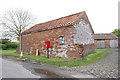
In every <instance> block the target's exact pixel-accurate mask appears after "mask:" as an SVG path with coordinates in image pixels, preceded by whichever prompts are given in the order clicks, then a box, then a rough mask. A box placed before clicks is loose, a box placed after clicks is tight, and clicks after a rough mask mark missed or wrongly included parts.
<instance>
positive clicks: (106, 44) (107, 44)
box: [105, 40, 110, 48]
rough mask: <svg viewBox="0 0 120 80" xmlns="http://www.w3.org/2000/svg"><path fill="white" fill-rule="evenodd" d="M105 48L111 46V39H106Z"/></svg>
mask: <svg viewBox="0 0 120 80" xmlns="http://www.w3.org/2000/svg"><path fill="white" fill-rule="evenodd" d="M105 48H110V40H105Z"/></svg>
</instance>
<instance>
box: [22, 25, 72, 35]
mask: <svg viewBox="0 0 120 80" xmlns="http://www.w3.org/2000/svg"><path fill="white" fill-rule="evenodd" d="M72 25H73V24H68V25H64V26H58V27H53V28H47V29H40V30H36V31H30V32H26V33H22V35H26V34H30V33H35V32H42V31H46V30H52V29H57V28H62V27H68V26H72Z"/></svg>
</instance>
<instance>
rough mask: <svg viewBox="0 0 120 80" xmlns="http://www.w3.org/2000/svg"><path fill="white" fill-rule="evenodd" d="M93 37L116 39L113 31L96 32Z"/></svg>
mask: <svg viewBox="0 0 120 80" xmlns="http://www.w3.org/2000/svg"><path fill="white" fill-rule="evenodd" d="M93 37H94V39H118V37H117V36H116V35H114V34H113V33H96V34H94V35H93Z"/></svg>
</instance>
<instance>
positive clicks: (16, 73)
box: [0, 58, 40, 78]
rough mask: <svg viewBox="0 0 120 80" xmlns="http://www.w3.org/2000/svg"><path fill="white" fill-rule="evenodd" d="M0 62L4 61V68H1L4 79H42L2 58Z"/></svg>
mask: <svg viewBox="0 0 120 80" xmlns="http://www.w3.org/2000/svg"><path fill="white" fill-rule="evenodd" d="M0 61H2V66H0V69H1V68H2V78H40V76H37V75H34V74H32V73H31V72H30V71H29V70H27V69H25V68H24V67H23V66H22V65H20V64H17V63H15V62H12V61H8V60H5V59H2V58H0ZM0 65H1V64H0ZM0 76H1V74H0Z"/></svg>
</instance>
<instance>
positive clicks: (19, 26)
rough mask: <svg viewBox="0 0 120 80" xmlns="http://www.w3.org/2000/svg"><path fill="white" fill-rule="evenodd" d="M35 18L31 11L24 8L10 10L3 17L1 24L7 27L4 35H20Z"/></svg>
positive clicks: (17, 36)
mask: <svg viewBox="0 0 120 80" xmlns="http://www.w3.org/2000/svg"><path fill="white" fill-rule="evenodd" d="M34 19H35V18H33V16H32V15H31V13H30V12H28V11H26V10H22V9H16V10H8V11H6V13H5V14H4V15H3V17H2V18H1V20H0V21H1V22H0V24H1V25H2V26H3V28H5V30H7V31H5V32H4V34H3V36H7V37H12V38H13V37H14V38H18V40H19V37H20V34H21V33H22V32H23V31H24V30H25V29H27V28H29V27H30V26H32V24H33V23H32V22H33V21H34Z"/></svg>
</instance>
